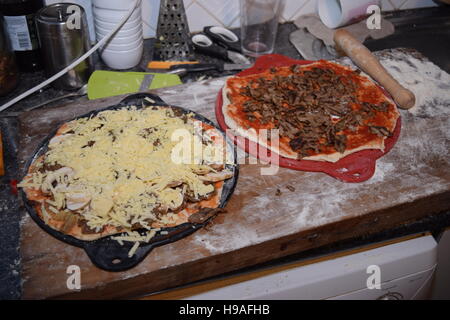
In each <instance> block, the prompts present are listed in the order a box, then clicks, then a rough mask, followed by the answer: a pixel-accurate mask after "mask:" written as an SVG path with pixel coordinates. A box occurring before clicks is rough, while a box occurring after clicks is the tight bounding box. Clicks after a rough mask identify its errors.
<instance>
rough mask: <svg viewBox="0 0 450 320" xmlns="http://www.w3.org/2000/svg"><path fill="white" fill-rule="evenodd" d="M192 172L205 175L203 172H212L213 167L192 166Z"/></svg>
mask: <svg viewBox="0 0 450 320" xmlns="http://www.w3.org/2000/svg"><path fill="white" fill-rule="evenodd" d="M192 172H194V173H196V174H202V175H203V174H207V173H209V172H211V168H210V167H208V166H201V167H198V168H192Z"/></svg>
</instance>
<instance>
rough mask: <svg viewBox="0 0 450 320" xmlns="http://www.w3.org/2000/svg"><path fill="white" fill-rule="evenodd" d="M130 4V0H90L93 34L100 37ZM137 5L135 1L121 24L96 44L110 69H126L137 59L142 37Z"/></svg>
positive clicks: (115, 24) (140, 54)
mask: <svg viewBox="0 0 450 320" xmlns="http://www.w3.org/2000/svg"><path fill="white" fill-rule="evenodd" d="M131 4H132V2H131V1H125V0H93V1H92V5H93V9H92V11H93V14H94V25H95V30H96V34H97V38H99V37H103V36H104V35H106V34H108V33H109V32H111V30H113V29H114V28H116V26H117V24H118V23H119V22H120V21H121V20H122V19H123V17H124V16H125V15H126V14H127V13H128V11H129V9H130V6H131ZM140 5H141V3H140V2H139V5H138V6H137V7H136V8H135V10H134V11H133V13H132V14H131V16H130V18H128V20H127V21H126V22H125V24H124V25H123V26H122V27H121V28H120V29H119V30H118V31H117V32H116V33H115V34H114V35H113V36H112V37H111V39H110V40H109V41H108V42H107V43H106V44H105V45H104V46H102V48H100V51H99V52H100V57H101V58H102V60H103V62H104V63H105V64H106V65H107V66H108V67H110V68H112V69H118V70H124V69H130V68H133V67H135V66H136V65H138V64H139V62H140V61H141V58H142V53H143V48H144V45H143V41H144V38H143V34H142V14H141V7H140ZM130 30H131V31H130ZM124 34H126V35H124ZM102 35H103V36H102ZM135 35H138V36H137V37H136V36H135ZM116 37H117V38H116ZM116 39H119V40H116Z"/></svg>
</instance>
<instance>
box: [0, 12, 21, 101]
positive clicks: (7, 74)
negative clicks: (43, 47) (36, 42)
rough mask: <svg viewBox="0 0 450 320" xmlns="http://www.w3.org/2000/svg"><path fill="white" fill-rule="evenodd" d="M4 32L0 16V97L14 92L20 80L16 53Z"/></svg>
mask: <svg viewBox="0 0 450 320" xmlns="http://www.w3.org/2000/svg"><path fill="white" fill-rule="evenodd" d="M4 31H5V30H4V28H3V17H2V16H0V96H4V95H6V94H8V93H9V92H11V91H12V90H14V88H15V87H16V86H17V83H18V80H19V74H18V71H17V65H16V60H15V57H14V52H13V51H12V49H11V46H10V43H9V40H8V38H7V36H6V34H5V32H4Z"/></svg>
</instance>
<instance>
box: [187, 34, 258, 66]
mask: <svg viewBox="0 0 450 320" xmlns="http://www.w3.org/2000/svg"><path fill="white" fill-rule="evenodd" d="M191 41H192V44H193V46H194V48H195V50H196V51H198V52H200V53H203V54H206V55H210V56H214V57H216V58H220V59H223V60H230V61H232V62H234V63H243V64H250V63H251V62H250V60H249V59H248V58H247V57H245V56H244V55H243V54H242V51H241V41H240V39H239V37H238V36H237V35H236V34H235V33H234V32H232V31H231V30H228V29H226V28H223V27H218V26H208V27H205V28H203V33H199V34H196V35H194V36H192V37H191Z"/></svg>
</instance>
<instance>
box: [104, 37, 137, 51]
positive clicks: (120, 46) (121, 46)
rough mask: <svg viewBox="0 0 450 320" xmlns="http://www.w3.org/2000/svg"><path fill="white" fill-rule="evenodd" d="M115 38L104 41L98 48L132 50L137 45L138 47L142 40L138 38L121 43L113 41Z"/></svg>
mask: <svg viewBox="0 0 450 320" xmlns="http://www.w3.org/2000/svg"><path fill="white" fill-rule="evenodd" d="M114 40H115V39H113V40H109V41H108V42H106V43H105V45H103V46H102V47H100V48H105V49H107V50H111V51H128V50H132V49H135V48H137V47H139V46H140V45H141V44H142V41H141V40H140V39H137V40H135V41H134V42H130V41H127V42H125V43H124V42H122V43H117V42H114Z"/></svg>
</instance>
